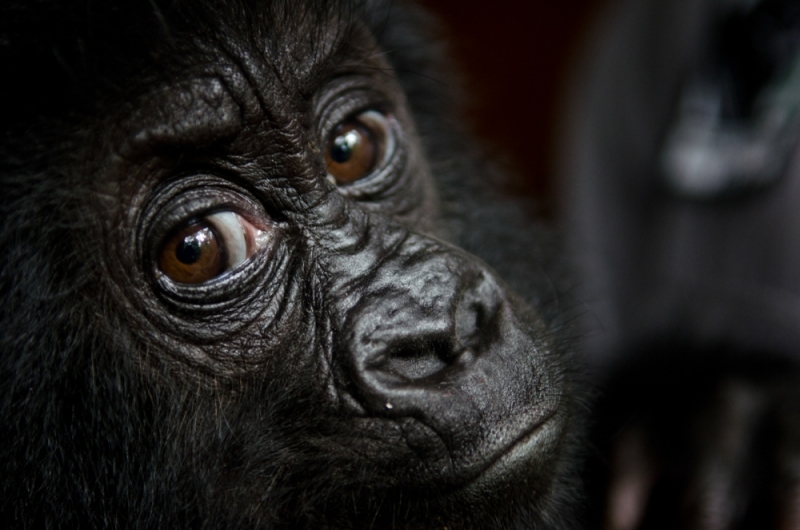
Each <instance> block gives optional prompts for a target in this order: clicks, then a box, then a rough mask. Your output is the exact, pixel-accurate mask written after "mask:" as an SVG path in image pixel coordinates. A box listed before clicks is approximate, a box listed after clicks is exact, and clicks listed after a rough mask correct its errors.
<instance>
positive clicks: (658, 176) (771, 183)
mask: <svg viewBox="0 0 800 530" xmlns="http://www.w3.org/2000/svg"><path fill="white" fill-rule="evenodd" d="M590 45H591V47H592V48H593V49H592V52H591V54H590V57H589V59H588V62H587V63H586V64H585V65H584V67H583V73H582V74H581V75H580V77H579V78H578V81H577V82H576V85H575V86H576V89H575V90H574V94H573V95H572V104H571V113H572V114H571V117H570V123H569V126H568V127H567V128H568V130H569V132H568V133H567V136H566V138H565V143H564V154H563V160H564V163H563V167H564V171H565V174H566V178H568V179H569V184H568V185H567V188H566V189H567V190H569V191H568V193H569V195H568V196H567V200H566V208H567V210H568V212H569V218H570V225H569V230H570V231H571V234H572V237H573V241H574V247H575V252H576V256H577V260H578V265H579V270H580V276H581V282H580V289H579V291H580V292H579V296H580V298H581V299H582V300H583V301H584V302H585V304H586V305H587V306H588V309H587V310H586V311H584V314H585V318H583V319H582V320H583V321H584V325H585V326H586V329H587V330H588V331H587V333H586V335H585V340H584V341H583V349H584V350H585V357H584V358H585V361H586V363H587V364H588V365H589V366H590V367H591V371H592V372H593V374H594V376H595V377H596V378H597V379H596V381H599V382H600V384H601V385H602V386H603V387H604V389H603V391H602V393H603V397H602V399H601V400H600V403H599V404H598V406H597V409H596V414H594V417H593V428H592V430H593V433H592V443H593V446H594V448H595V451H596V456H597V458H592V461H593V464H592V466H591V467H592V471H591V473H590V479H591V482H592V483H591V485H590V486H589V488H588V493H587V495H588V496H589V497H590V498H591V499H592V504H593V505H594V507H593V512H594V513H593V515H592V517H591V519H592V520H593V525H592V526H591V527H592V528H596V527H603V528H609V529H613V530H634V529H637V528H639V529H660V528H690V529H698V530H700V529H703V530H705V529H708V530H714V529H748V528H752V529H759V530H770V529H787V530H788V529H796V528H800V356H799V355H798V352H800V312H799V311H800V298H798V296H800V274H798V271H800V246H799V244H800V233H799V232H798V228H799V227H800V223H798V220H799V219H798V213H797V212H798V211H800V210H798V208H797V204H798V198H800V187H798V185H800V166H798V162H800V158H798V154H800V150H798V140H799V139H800V114H798V109H800V105H798V104H799V103H800V2H798V1H797V0H752V1H750V0H745V1H738V0H677V1H676V0H631V1H626V2H619V3H617V4H615V5H614V6H613V7H612V8H611V9H609V10H608V15H607V18H606V19H605V20H604V21H603V22H602V23H601V25H600V30H599V31H598V32H597V33H596V35H594V37H593V38H592V39H591V44H590Z"/></svg>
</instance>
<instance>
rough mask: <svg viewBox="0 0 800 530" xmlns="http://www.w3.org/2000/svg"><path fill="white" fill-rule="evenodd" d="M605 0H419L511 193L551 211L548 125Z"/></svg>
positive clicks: (550, 128)
mask: <svg viewBox="0 0 800 530" xmlns="http://www.w3.org/2000/svg"><path fill="white" fill-rule="evenodd" d="M604 1H605V0H528V1H515V2H509V1H503V0H488V1H487V0H422V4H423V5H425V6H426V7H428V8H429V9H430V10H432V11H433V12H434V13H436V14H437V15H438V16H439V18H440V19H441V20H442V22H443V23H444V26H445V27H444V31H445V35H446V36H447V37H448V39H449V40H450V42H451V43H452V50H453V52H454V54H455V58H456V60H457V61H459V63H460V67H461V70H462V71H463V72H464V74H465V77H466V81H467V91H468V95H469V98H470V99H469V102H468V103H469V105H468V106H467V109H466V110H467V114H468V119H469V121H470V123H471V125H472V127H473V129H474V131H475V132H476V133H477V134H478V136H479V137H480V138H482V139H483V140H484V141H485V142H486V143H487V144H488V145H489V146H490V148H491V149H493V150H494V151H495V154H496V155H499V157H500V159H501V160H504V162H505V163H506V164H507V165H508V166H509V167H511V168H512V169H513V170H515V171H516V173H517V174H518V176H519V178H518V179H517V181H516V182H515V185H514V192H515V193H520V194H532V195H535V196H536V197H537V202H538V204H539V205H540V210H541V213H542V214H544V215H548V214H551V213H552V193H551V191H552V176H553V160H552V158H553V156H552V155H553V153H552V151H553V148H554V143H553V139H554V130H555V128H556V127H557V125H558V117H559V114H560V112H559V106H560V104H561V101H560V98H561V95H562V94H563V88H564V84H565V82H566V79H567V77H568V73H569V71H570V66H571V65H572V64H573V62H574V60H575V58H576V56H577V54H578V52H579V51H580V48H581V43H582V39H583V37H584V36H585V34H586V31H587V29H588V28H589V27H590V26H591V22H592V20H594V17H595V16H596V15H597V13H598V12H599V11H600V7H601V5H602V4H603V3H604Z"/></svg>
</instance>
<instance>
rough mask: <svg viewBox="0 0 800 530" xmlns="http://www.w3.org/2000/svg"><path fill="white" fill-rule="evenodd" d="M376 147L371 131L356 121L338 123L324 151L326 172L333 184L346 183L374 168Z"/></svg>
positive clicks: (363, 175)
mask: <svg viewBox="0 0 800 530" xmlns="http://www.w3.org/2000/svg"><path fill="white" fill-rule="evenodd" d="M378 151H379V146H378V145H377V141H376V139H375V137H374V136H373V134H372V133H371V132H370V131H369V129H367V128H366V127H365V126H363V125H362V124H361V123H359V122H358V121H348V122H345V123H343V124H341V125H339V126H338V127H337V128H336V130H334V131H333V135H331V140H330V141H329V142H328V146H327V149H326V151H325V163H326V164H327V166H328V174H329V175H330V176H331V177H333V178H334V180H336V183H337V184H350V183H351V182H355V181H357V180H359V179H362V178H364V177H366V176H367V175H369V174H370V173H371V172H372V170H373V169H374V168H375V164H376V162H377V158H378Z"/></svg>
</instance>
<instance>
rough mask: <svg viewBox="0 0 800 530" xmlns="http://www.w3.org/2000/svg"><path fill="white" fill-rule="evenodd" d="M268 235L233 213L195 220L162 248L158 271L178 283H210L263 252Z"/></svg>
mask: <svg viewBox="0 0 800 530" xmlns="http://www.w3.org/2000/svg"><path fill="white" fill-rule="evenodd" d="M265 242H266V233H265V232H264V231H263V230H259V229H258V228H256V227H255V226H253V225H252V224H251V223H250V222H249V221H247V220H246V219H244V218H243V217H242V216H240V215H237V214H235V213H233V212H219V213H215V214H211V215H208V216H206V217H204V218H202V219H200V220H197V221H192V222H191V223H189V224H188V225H186V226H184V227H182V228H181V229H179V230H178V231H176V232H174V233H173V234H172V235H171V236H169V237H168V238H167V240H166V242H164V244H163V245H161V249H160V250H159V256H158V269H159V270H160V271H161V272H163V273H164V274H166V275H167V276H169V277H170V278H171V279H172V280H173V281H175V282H178V283H188V284H198V283H203V282H207V281H209V280H212V279H214V278H216V277H217V276H220V275H221V274H223V273H225V272H227V271H229V270H232V269H235V268H236V267H238V266H239V265H241V264H242V263H244V262H245V261H246V260H247V259H248V258H250V257H251V256H253V254H255V253H256V251H258V249H260V248H261V247H262V246H263V245H264V243H265Z"/></svg>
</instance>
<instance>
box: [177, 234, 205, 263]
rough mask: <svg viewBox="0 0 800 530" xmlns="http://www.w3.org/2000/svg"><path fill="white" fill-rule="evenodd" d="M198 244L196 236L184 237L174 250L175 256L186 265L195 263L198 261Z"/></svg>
mask: <svg viewBox="0 0 800 530" xmlns="http://www.w3.org/2000/svg"><path fill="white" fill-rule="evenodd" d="M200 243H201V242H200V241H198V240H197V236H196V234H192V235H190V236H186V237H185V238H184V240H183V241H181V242H180V244H179V245H178V247H177V248H176V249H175V256H176V257H177V258H178V260H179V261H180V262H181V263H185V264H186V265H191V264H192V263H195V262H197V260H198V259H200Z"/></svg>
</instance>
